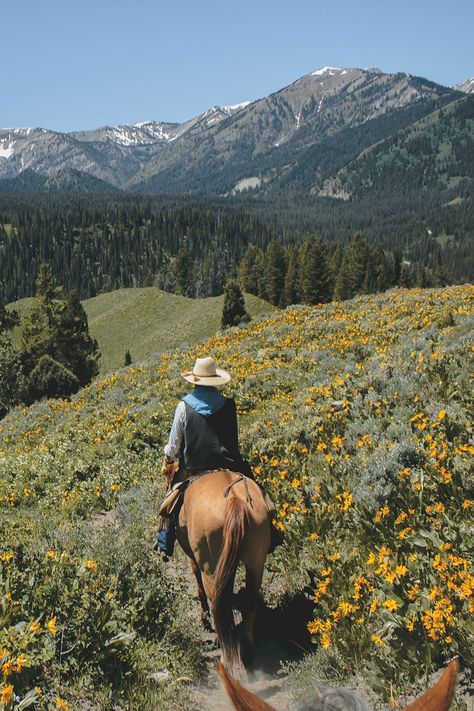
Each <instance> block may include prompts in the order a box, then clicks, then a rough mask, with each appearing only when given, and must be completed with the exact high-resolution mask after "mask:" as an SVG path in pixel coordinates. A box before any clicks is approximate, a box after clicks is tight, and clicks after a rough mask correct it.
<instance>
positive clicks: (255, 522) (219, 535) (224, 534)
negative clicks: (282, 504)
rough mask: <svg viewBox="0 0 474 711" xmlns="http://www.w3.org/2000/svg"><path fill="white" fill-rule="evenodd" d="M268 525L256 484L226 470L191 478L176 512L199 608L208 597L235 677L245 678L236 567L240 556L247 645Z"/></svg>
mask: <svg viewBox="0 0 474 711" xmlns="http://www.w3.org/2000/svg"><path fill="white" fill-rule="evenodd" d="M270 526H271V517H270V514H269V511H268V508H267V505H266V503H265V499H264V496H263V494H262V491H261V489H260V488H259V486H258V484H257V483H256V482H255V481H252V480H251V479H247V478H245V477H243V476H242V475H241V474H238V473H234V472H230V471H225V470H223V471H216V472H212V473H210V474H207V475H204V476H200V477H199V478H198V479H196V480H195V481H193V482H192V483H191V484H190V485H189V487H188V488H187V490H186V493H185V495H184V500H183V504H182V506H181V509H180V512H179V516H178V525H177V537H178V541H179V543H180V545H181V548H182V549H183V550H184V552H185V553H186V554H187V555H188V556H189V557H190V559H191V566H192V569H193V572H194V574H195V576H196V579H197V583H198V592H199V599H200V601H201V606H202V610H203V613H204V615H206V614H208V613H209V606H208V600H209V602H210V604H211V611H212V617H213V621H214V627H215V630H216V633H217V637H218V640H219V643H220V646H221V650H222V657H221V659H222V661H223V662H224V663H225V665H226V667H227V668H228V669H229V670H230V671H231V672H232V673H233V674H234V675H237V676H238V677H239V678H245V670H244V667H243V664H242V659H241V650H240V643H239V640H238V636H237V630H236V627H235V623H234V616H233V586H234V578H235V572H236V570H237V566H238V564H239V562H242V563H243V564H244V566H245V592H246V610H245V612H244V615H243V622H242V631H243V637H244V640H245V641H246V642H247V643H248V644H250V645H251V644H252V642H253V639H252V636H253V626H254V622H255V614H256V607H257V595H258V591H259V590H260V586H261V583H262V577H263V567H264V564H265V558H266V556H267V554H268V551H269V549H270V530H271V529H270Z"/></svg>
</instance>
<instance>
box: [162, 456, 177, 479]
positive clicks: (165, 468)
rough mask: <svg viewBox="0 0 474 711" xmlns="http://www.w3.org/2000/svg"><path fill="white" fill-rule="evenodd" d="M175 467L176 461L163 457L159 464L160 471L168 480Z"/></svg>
mask: <svg viewBox="0 0 474 711" xmlns="http://www.w3.org/2000/svg"><path fill="white" fill-rule="evenodd" d="M176 469H177V463H176V462H175V461H173V460H170V459H168V457H164V459H163V464H162V465H161V473H162V474H163V476H165V477H166V479H167V480H168V481H171V479H172V478H173V474H174V473H175V471H176Z"/></svg>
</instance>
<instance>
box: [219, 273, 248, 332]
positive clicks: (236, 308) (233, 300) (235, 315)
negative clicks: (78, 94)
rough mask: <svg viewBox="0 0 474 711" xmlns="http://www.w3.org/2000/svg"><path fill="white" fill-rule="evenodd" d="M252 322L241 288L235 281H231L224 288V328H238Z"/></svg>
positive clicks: (222, 320) (222, 321)
mask: <svg viewBox="0 0 474 711" xmlns="http://www.w3.org/2000/svg"><path fill="white" fill-rule="evenodd" d="M248 321H250V316H249V315H248V313H247V311H246V309H245V301H244V297H243V294H242V291H241V290H240V286H239V285H238V283H237V282H236V281H235V279H229V280H228V282H227V284H226V285H225V288H224V306H223V308H222V319H221V326H222V328H227V327H228V326H238V325H239V324H241V323H247V322H248Z"/></svg>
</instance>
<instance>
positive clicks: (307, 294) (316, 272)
mask: <svg viewBox="0 0 474 711" xmlns="http://www.w3.org/2000/svg"><path fill="white" fill-rule="evenodd" d="M301 272H302V280H301V286H302V289H301V291H302V297H303V301H304V303H306V304H325V303H327V302H328V301H331V291H332V290H331V281H330V273H329V268H328V265H327V261H326V251H325V248H324V245H323V243H322V241H321V239H319V238H313V239H309V240H306V242H305V243H304V245H303V255H302V269H301Z"/></svg>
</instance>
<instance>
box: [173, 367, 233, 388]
mask: <svg viewBox="0 0 474 711" xmlns="http://www.w3.org/2000/svg"><path fill="white" fill-rule="evenodd" d="M181 377H182V378H184V379H185V380H187V381H188V383H192V384H193V385H214V386H215V387H216V386H217V385H225V384H226V383H228V382H230V380H231V376H230V375H229V373H228V372H227V371H226V370H222V368H216V374H215V375H210V376H207V377H206V376H204V375H194V374H193V371H192V370H186V371H185V372H184V373H181Z"/></svg>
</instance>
